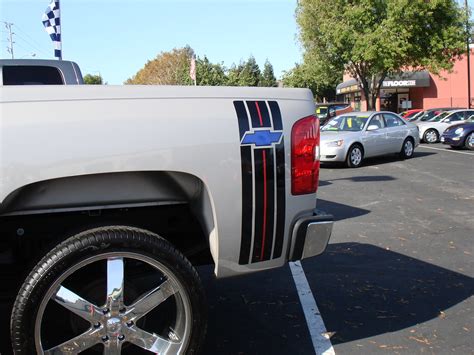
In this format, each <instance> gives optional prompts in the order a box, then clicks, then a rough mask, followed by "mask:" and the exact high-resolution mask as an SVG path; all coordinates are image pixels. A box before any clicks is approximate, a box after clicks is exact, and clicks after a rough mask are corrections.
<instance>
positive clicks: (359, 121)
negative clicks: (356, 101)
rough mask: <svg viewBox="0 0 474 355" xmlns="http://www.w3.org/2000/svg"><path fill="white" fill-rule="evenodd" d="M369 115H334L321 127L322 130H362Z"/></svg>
mask: <svg viewBox="0 0 474 355" xmlns="http://www.w3.org/2000/svg"><path fill="white" fill-rule="evenodd" d="M368 118H369V116H358V115H347V116H345V115H343V116H338V117H334V118H333V119H332V120H330V121H329V122H328V123H326V124H325V125H324V127H323V128H322V129H321V130H322V131H352V132H358V131H362V128H364V125H365V123H366V122H367V120H368Z"/></svg>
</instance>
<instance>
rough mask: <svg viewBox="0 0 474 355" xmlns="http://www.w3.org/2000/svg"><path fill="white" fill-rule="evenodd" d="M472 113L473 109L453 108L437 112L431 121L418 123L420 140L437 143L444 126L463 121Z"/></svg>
mask: <svg viewBox="0 0 474 355" xmlns="http://www.w3.org/2000/svg"><path fill="white" fill-rule="evenodd" d="M473 114H474V110H454V111H447V112H443V113H441V114H439V115H438V116H436V117H435V118H433V119H432V120H431V121H428V122H420V123H418V128H419V130H420V140H422V141H424V142H425V143H437V142H439V139H440V137H441V135H442V134H443V132H444V131H445V130H446V128H448V127H450V126H452V125H453V124H456V123H460V122H463V121H465V120H467V119H468V118H469V117H470V116H472V115H473Z"/></svg>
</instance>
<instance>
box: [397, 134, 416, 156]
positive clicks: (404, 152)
mask: <svg viewBox="0 0 474 355" xmlns="http://www.w3.org/2000/svg"><path fill="white" fill-rule="evenodd" d="M414 153H415V143H414V141H413V138H411V137H408V138H406V139H405V141H404V142H403V145H402V149H401V151H400V153H399V156H400V158H401V159H410V158H412V157H413V154H414Z"/></svg>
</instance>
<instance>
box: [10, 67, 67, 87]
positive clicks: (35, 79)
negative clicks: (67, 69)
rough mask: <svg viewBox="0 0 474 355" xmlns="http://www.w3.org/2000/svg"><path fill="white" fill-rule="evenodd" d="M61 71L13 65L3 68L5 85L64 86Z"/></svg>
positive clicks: (50, 68) (51, 68) (52, 68)
mask: <svg viewBox="0 0 474 355" xmlns="http://www.w3.org/2000/svg"><path fill="white" fill-rule="evenodd" d="M63 84H64V81H63V78H62V75H61V72H60V71H59V69H57V68H54V67H47V66H36V65H35V66H33V65H31V66H30V65H11V66H8V65H7V66H4V67H3V85H63Z"/></svg>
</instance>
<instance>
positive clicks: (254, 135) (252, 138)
mask: <svg viewBox="0 0 474 355" xmlns="http://www.w3.org/2000/svg"><path fill="white" fill-rule="evenodd" d="M282 135H283V133H282V132H275V131H270V130H259V131H255V132H247V133H245V135H244V138H242V142H241V144H255V145H256V146H257V147H263V146H271V145H272V144H273V143H276V144H278V143H280V141H281V136H282Z"/></svg>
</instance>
